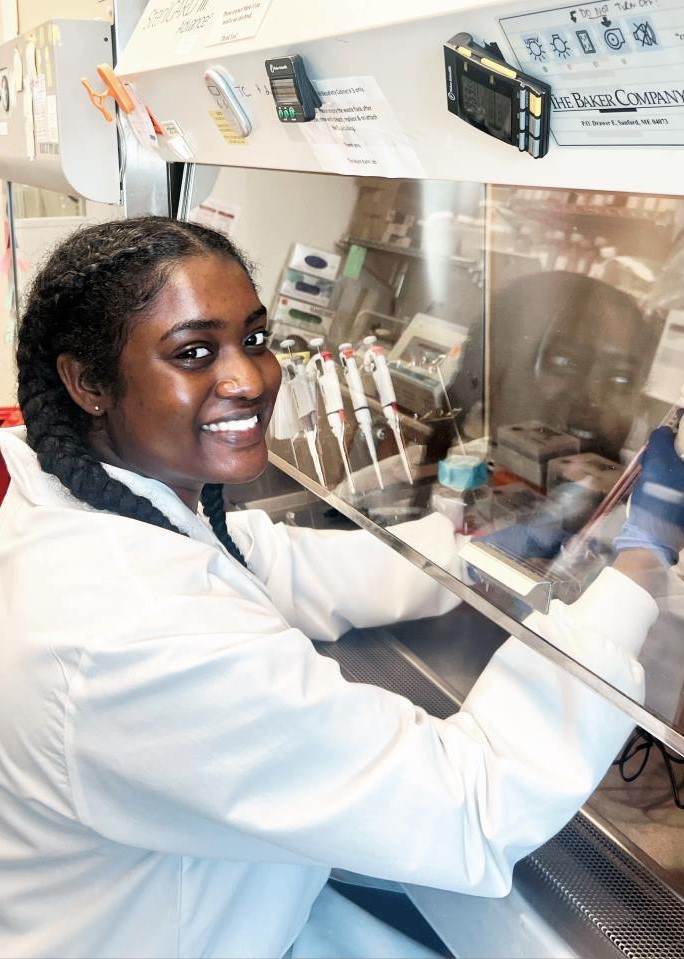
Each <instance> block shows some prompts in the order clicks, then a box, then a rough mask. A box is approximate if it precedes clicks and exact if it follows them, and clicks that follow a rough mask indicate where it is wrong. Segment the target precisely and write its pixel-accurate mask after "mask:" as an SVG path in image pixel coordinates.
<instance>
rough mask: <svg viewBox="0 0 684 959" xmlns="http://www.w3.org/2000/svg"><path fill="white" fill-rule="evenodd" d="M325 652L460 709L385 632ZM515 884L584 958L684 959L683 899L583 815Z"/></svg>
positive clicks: (447, 711)
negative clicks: (405, 655)
mask: <svg viewBox="0 0 684 959" xmlns="http://www.w3.org/2000/svg"><path fill="white" fill-rule="evenodd" d="M319 651H320V652H322V653H324V654H326V655H328V656H330V657H331V658H333V659H335V660H337V662H338V663H339V665H340V668H341V670H342V672H343V674H344V675H346V676H347V678H349V679H351V680H354V681H355V682H368V683H374V684H375V685H379V686H383V687H384V688H385V689H389V690H391V691H392V692H396V693H398V694H400V695H403V696H406V697H407V698H408V699H410V700H411V701H412V702H414V703H415V704H416V705H418V706H422V707H423V708H424V709H426V710H427V711H428V712H429V713H431V714H432V715H433V716H438V717H441V718H445V717H446V716H449V715H451V714H452V713H454V712H455V711H456V710H457V708H458V702H457V698H456V696H455V695H454V696H452V695H450V693H449V690H448V689H446V690H445V689H440V688H438V687H437V686H436V685H435V684H434V683H433V682H432V681H431V679H430V677H429V675H423V673H422V672H421V671H419V669H418V668H417V667H416V666H415V665H413V664H412V663H411V662H409V661H407V660H406V659H405V658H404V657H403V656H402V655H401V652H400V647H399V646H398V644H397V643H396V641H395V640H394V639H393V637H392V636H391V634H389V633H388V632H386V631H384V630H372V631H370V630H366V631H364V632H363V633H358V632H353V633H350V634H348V636H346V637H344V638H343V639H342V640H341V641H340V642H338V643H335V644H331V645H325V646H322V645H321V646H319ZM515 885H516V888H519V889H520V890H521V891H522V892H523V893H524V895H525V897H526V899H527V900H528V901H529V902H530V903H531V904H532V905H533V906H534V908H535V909H538V910H539V912H540V914H541V915H543V916H544V917H545V918H546V920H547V921H549V923H550V924H551V925H552V926H553V927H554V928H556V929H558V930H559V931H561V932H562V935H563V936H564V938H565V939H566V941H567V942H568V944H570V945H572V947H573V949H574V951H575V953H576V955H578V956H582V957H586V959H599V957H600V959H603V957H619V956H627V957H629V959H684V900H682V898H681V897H680V896H679V895H677V893H675V892H674V891H673V890H671V889H670V888H669V887H668V886H667V885H666V884H665V882H663V881H662V880H661V879H660V878H659V877H658V876H657V875H655V874H653V873H652V872H651V871H649V869H647V868H645V866H644V865H643V864H642V863H640V862H638V861H637V860H636V859H634V857H633V856H631V855H630V854H629V853H628V852H626V851H625V850H624V849H623V848H621V847H620V845H618V843H617V842H615V841H613V840H612V839H611V838H610V837H609V836H607V835H605V834H604V833H603V832H602V831H601V830H600V829H598V828H597V827H596V826H594V825H593V824H592V823H591V822H590V821H589V820H588V819H587V818H586V817H585V816H584V815H583V814H581V813H580V814H579V815H578V816H576V817H575V818H574V819H573V820H572V821H571V822H570V823H569V824H568V825H567V826H566V827H565V828H564V829H563V830H561V832H560V833H558V835H557V836H555V837H554V838H553V839H552V840H550V841H549V842H548V843H546V844H545V845H544V846H542V847H541V848H540V849H538V850H537V852H536V853H534V854H533V855H531V856H528V857H527V859H525V860H523V861H522V862H521V863H519V864H518V866H517V867H516V872H515ZM539 959H546V957H539Z"/></svg>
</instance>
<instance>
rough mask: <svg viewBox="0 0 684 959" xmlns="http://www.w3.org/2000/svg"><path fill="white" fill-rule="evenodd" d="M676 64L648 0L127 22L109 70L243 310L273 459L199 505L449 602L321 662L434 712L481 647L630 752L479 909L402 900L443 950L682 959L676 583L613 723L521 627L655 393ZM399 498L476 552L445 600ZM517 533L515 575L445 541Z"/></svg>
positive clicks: (681, 217)
mask: <svg viewBox="0 0 684 959" xmlns="http://www.w3.org/2000/svg"><path fill="white" fill-rule="evenodd" d="M683 55H684V4H681V3H679V2H676V0H648V2H647V0H643V2H639V3H636V2H627V0H611V2H607V3H599V4H586V5H582V4H566V5H562V4H560V3H559V4H556V5H549V4H548V3H546V2H545V3H542V2H541V0H523V2H515V3H483V2H477V3H476V2H474V0H473V2H469V3H468V2H464V3H461V4H459V3H457V2H456V0H451V2H447V0H424V2H423V3H422V4H420V5H415V4H412V3H409V2H404V0H402V2H397V0H393V2H390V0H376V2H375V3H372V4H369V3H365V2H364V3H362V2H360V0H350V2H346V3H344V4H343V3H327V4H325V5H321V4H319V3H317V2H314V0H298V2H297V3H296V4H294V3H291V2H289V0H270V2H269V0H255V2H253V3H249V4H245V3H242V2H240V3H237V2H236V3H231V2H229V0H196V2H194V0H188V2H185V3H180V2H178V3H172V2H170V0H150V3H149V4H148V5H147V7H146V9H145V11H144V13H143V15H142V17H141V19H140V21H139V23H138V26H137V28H136V29H135V31H134V33H133V36H132V38H131V40H130V42H129V43H128V45H127V46H126V48H125V49H124V50H123V52H122V53H121V54H120V58H119V62H118V65H117V69H116V72H117V75H118V78H119V81H121V87H122V89H123V91H124V93H125V94H127V95H128V96H130V97H131V98H133V100H134V108H135V110H136V111H138V113H137V120H136V121H135V122H137V123H138V124H139V123H140V122H141V121H140V118H141V113H140V112H139V111H140V110H142V111H144V114H145V115H146V117H147V118H148V120H149V126H148V129H149V130H151V131H152V133H150V134H149V143H148V144H147V149H149V151H150V152H151V153H154V154H156V155H157V156H161V157H162V158H163V159H164V160H166V161H167V162H169V163H175V164H178V163H182V164H184V181H183V183H184V188H183V191H182V196H181V213H182V215H183V216H189V217H190V218H192V219H195V220H197V221H199V222H204V223H209V224H212V225H214V226H216V227H217V228H219V229H223V230H225V231H226V232H228V233H230V235H231V236H233V237H234V238H235V240H236V242H238V243H239V244H240V245H241V246H243V247H244V249H245V250H246V251H247V253H248V255H249V256H250V257H252V258H253V259H254V260H255V261H256V262H257V273H256V277H257V282H258V284H259V288H260V292H261V295H262V298H263V299H264V302H265V303H267V305H268V306H269V308H270V315H271V326H272V348H273V349H274V350H275V352H276V353H277V354H278V355H279V358H280V361H281V365H282V368H283V388H282V390H281V394H280V399H279V403H278V407H277V409H276V412H275V415H274V419H273V424H272V428H271V433H272V435H271V441H270V442H271V459H272V464H273V469H272V471H271V472H270V473H268V474H267V475H266V476H265V477H264V479H263V480H262V481H261V485H260V487H258V491H257V492H256V493H255V492H254V487H250V490H242V489H239V488H231V489H228V490H227V492H226V495H227V499H228V501H229V502H230V503H232V504H233V505H234V507H235V508H239V507H240V506H242V505H244V504H245V503H246V502H251V503H254V502H255V501H258V502H260V503H266V504H267V506H268V508H270V509H271V511H272V513H273V514H274V515H277V516H280V517H281V518H283V519H284V520H285V521H286V522H291V523H301V524H311V523H313V524H315V525H320V526H326V525H327V526H330V525H338V524H339V525H345V524H346V525H349V526H350V527H352V526H354V525H360V526H363V527H365V528H366V529H369V530H371V531H372V532H373V533H374V534H375V535H377V536H378V537H380V538H381V539H382V540H384V541H385V542H386V543H388V544H389V546H391V547H393V548H394V549H397V550H399V551H401V552H402V553H403V554H404V555H405V557H406V558H407V560H408V561H410V562H413V563H416V564H418V565H419V566H420V567H421V568H423V569H424V570H425V571H426V574H428V575H431V576H434V577H436V578H437V579H438V580H439V581H440V582H441V583H443V584H444V586H445V588H447V589H451V590H453V591H454V592H455V593H457V594H458V595H459V596H461V597H462V598H463V599H464V600H465V601H466V604H465V605H462V606H461V607H460V608H459V609H458V610H457V611H456V612H455V613H454V614H452V615H450V616H449V617H446V618H444V619H442V620H439V621H434V622H431V623H422V624H419V625H418V624H408V625H404V626H402V627H397V628H388V629H386V630H379V631H375V632H374V633H373V634H372V635H370V636H368V635H365V636H361V635H351V636H348V637H347V638H346V639H345V640H343V641H342V642H341V643H340V644H337V647H336V648H335V649H333V650H328V651H327V652H328V654H329V655H333V656H336V657H337V658H338V659H339V660H340V663H341V665H342V668H343V669H344V670H345V671H346V672H347V674H348V675H350V676H351V677H352V678H354V679H360V680H370V681H374V682H379V683H381V684H385V685H388V686H390V687H391V688H394V689H397V690H398V691H400V692H404V693H405V694H407V695H408V696H409V697H411V698H412V699H413V700H414V701H416V702H418V703H421V704H423V705H425V706H426V707H427V708H428V709H429V710H430V711H432V712H434V713H436V714H438V715H440V714H441V715H446V714H448V713H450V712H452V711H453V710H454V709H455V708H456V707H457V705H458V703H459V702H460V701H461V700H462V698H463V696H464V695H465V694H466V693H467V691H468V689H469V687H470V685H472V682H473V681H474V679H475V677H476V676H477V674H478V673H479V672H480V671H481V669H482V668H483V666H484V664H485V663H486V661H487V659H488V658H489V656H490V655H491V654H492V652H493V651H494V650H495V649H496V648H497V646H498V645H499V644H500V643H501V642H502V640H503V638H504V637H505V636H506V635H508V634H510V633H512V634H514V635H516V636H518V637H519V638H520V639H522V640H523V641H524V642H525V643H527V644H528V645H529V646H531V647H532V648H533V649H535V650H537V652H538V653H539V655H543V656H546V657H547V658H550V659H551V660H553V661H554V662H556V663H558V664H560V665H561V666H562V667H563V668H565V669H567V670H569V671H570V672H572V673H573V674H575V675H577V676H579V677H580V678H581V679H582V680H583V681H584V682H585V683H587V684H588V685H589V686H591V687H592V688H593V689H594V690H596V691H598V692H599V693H600V694H601V695H603V696H606V697H608V698H610V699H611V700H612V701H613V702H615V703H616V704H617V705H618V706H619V707H620V708H621V709H623V710H624V711H626V712H627V713H628V714H629V715H630V716H631V717H632V718H633V719H634V721H635V723H637V724H638V727H639V729H640V730H641V732H639V733H637V734H636V735H635V737H634V739H633V741H632V742H631V743H630V744H628V745H627V748H626V749H625V751H624V752H623V753H622V755H621V756H620V757H619V763H618V765H616V766H615V767H614V768H613V769H612V770H611V772H610V773H609V774H608V776H607V777H606V779H605V781H604V783H603V785H602V786H601V788H600V789H599V790H598V791H597V793H596V794H595V795H594V796H593V797H591V799H590V801H589V803H588V804H587V806H586V808H585V810H583V812H582V813H581V814H580V815H579V816H578V817H576V819H575V820H573V822H572V823H571V824H570V825H569V826H568V827H567V828H566V829H565V830H564V831H563V832H562V833H561V834H560V835H559V836H558V837H556V838H555V839H554V840H553V841H552V842H550V843H549V844H547V846H546V847H544V848H543V849H542V850H540V851H539V852H538V853H536V854H535V855H534V856H531V857H529V859H527V860H525V861H524V862H523V863H522V864H521V865H520V867H519V868H518V870H517V872H516V879H515V885H514V890H513V892H512V893H511V895H510V896H509V897H508V898H507V899H505V900H500V901H499V900H497V901H488V900H480V899H477V898H472V897H461V896H456V895H453V894H447V893H440V892H436V891H434V890H426V889H412V890H409V893H410V895H411V897H412V898H413V900H414V902H415V903H416V904H417V905H418V907H419V908H420V909H421V911H422V912H423V914H424V915H425V916H426V918H427V919H428V921H429V922H430V923H431V924H432V925H433V927H434V928H435V929H436V931H437V932H438V933H439V935H440V936H441V937H442V939H443V940H444V942H445V943H446V944H447V946H448V947H449V948H450V949H451V950H452V951H453V953H454V954H455V955H463V956H490V957H491V956H501V957H507V956H511V955H516V956H527V957H541V956H544V957H547V956H548V957H551V956H553V957H555V956H589V955H591V956H616V955H620V954H622V955H627V956H633V957H644V959H656V957H666V956H667V957H674V956H680V955H683V954H684V922H683V920H684V902H683V901H682V895H681V894H682V889H683V888H684V851H683V850H684V842H683V841H682V839H683V838H684V828H683V827H684V811H683V810H682V808H681V807H682V805H684V802H682V799H681V798H680V793H679V784H680V783H681V780H682V771H683V769H684V767H683V766H682V758H681V757H682V756H684V710H683V709H682V704H683V702H684V699H683V687H684V643H682V637H683V636H684V586H683V584H682V575H681V572H682V567H681V565H680V567H678V568H676V569H675V570H674V571H672V572H671V573H669V574H668V575H666V576H664V577H663V585H662V589H661V595H660V597H659V605H660V617H659V620H658V623H657V624H656V626H655V627H654V628H653V630H652V632H651V634H650V636H649V638H648V640H647V642H646V645H645V646H644V649H643V652H642V654H641V663H642V665H643V668H644V671H645V676H646V695H645V700H644V702H643V703H636V702H633V701H631V700H629V699H627V698H626V697H625V696H624V695H623V694H622V693H621V692H620V691H619V690H617V689H614V688H613V687H611V686H610V685H609V684H608V683H607V682H606V680H605V679H604V678H603V677H601V676H599V675H594V674H592V673H591V672H589V671H588V670H587V669H586V668H585V667H584V666H582V664H580V663H578V662H575V661H573V660H571V659H569V658H568V657H567V656H566V655H565V654H564V653H563V652H562V651H561V650H560V649H556V648H554V647H553V646H552V645H550V644H549V643H547V642H546V641H545V640H544V639H543V638H541V636H539V635H538V634H537V633H536V632H534V631H533V630H531V629H530V628H529V625H527V617H528V616H529V614H530V612H531V611H532V610H540V611H542V612H543V611H544V610H546V609H547V608H548V604H549V603H550V602H552V601H553V600H554V599H560V600H561V601H563V602H572V601H573V600H574V599H575V598H576V597H578V596H579V595H581V593H582V592H583V590H584V589H586V587H587V585H588V584H589V583H590V582H591V581H592V579H593V578H595V576H596V575H597V574H598V572H599V571H600V570H601V569H602V568H603V567H604V566H605V565H608V564H610V562H611V561H612V559H613V551H612V539H613V536H614V535H615V533H616V531H617V529H619V527H620V526H621V524H622V521H623V518H624V513H625V500H626V497H627V495H628V493H629V489H630V483H631V482H632V480H633V477H634V472H635V466H634V464H635V457H636V456H637V454H638V452H639V450H640V449H641V447H642V446H643V444H644V442H645V440H646V438H647V436H648V434H649V432H650V430H651V429H652V428H653V427H655V426H656V425H658V424H659V423H661V422H671V414H672V409H673V407H674V408H676V407H677V405H678V404H679V405H682V400H681V394H682V383H683V382H684V278H683V275H684V270H683V267H684V240H683V239H682V229H683V227H684V186H683V184H684V180H682V174H681V170H682V161H683V159H684V88H683V86H682V70H681V64H682V62H683ZM113 92H114V95H115V96H116V95H117V91H116V90H114V91H113ZM118 95H119V97H120V96H121V95H122V94H121V90H119V91H118ZM129 115H130V114H125V113H122V119H123V121H124V123H125V122H127V121H126V117H127V116H129ZM138 132H140V129H138ZM431 510H440V511H442V512H444V513H446V514H447V515H448V516H450V518H451V519H452V521H453V523H454V528H455V529H456V530H457V531H459V532H460V533H462V534H465V536H470V535H471V534H475V536H474V538H473V539H472V540H471V544H470V546H468V547H466V553H465V554H464V566H463V575H462V576H461V577H460V578H459V577H455V576H454V575H453V574H452V573H450V572H448V571H446V570H444V569H442V568H440V567H439V566H438V565H437V564H435V562H434V561H433V560H432V558H431V557H430V555H429V554H428V555H420V554H418V553H417V552H416V551H415V550H414V549H413V548H412V547H411V546H410V545H409V544H408V543H407V542H404V541H403V540H402V538H401V536H400V534H399V533H398V532H397V531H396V529H395V524H396V523H397V522H399V521H402V520H406V519H411V518H416V517H420V516H422V515H424V514H425V513H427V512H429V511H431ZM521 526H522V527H524V528H525V529H526V530H528V531H529V530H530V529H532V530H534V534H533V537H534V539H535V541H538V542H537V543H536V548H537V552H538V553H539V555H536V554H535V549H534V548H531V546H530V536H531V535H532V534H529V532H528V533H527V534H526V535H527V539H526V540H525V541H524V542H522V541H521V540H520V538H519V537H516V535H513V534H511V535H510V536H509V538H508V540H506V537H505V536H504V537H503V540H502V538H501V537H499V542H505V543H507V546H506V547H505V548H504V549H501V548H499V547H489V546H488V545H487V544H486V543H485V545H482V543H480V544H479V545H478V543H477V540H478V534H485V533H488V532H498V533H501V532H502V531H506V530H513V532H514V533H515V530H516V529H517V528H519V527H521ZM540 543H541V544H542V545H540ZM473 544H475V545H473ZM544 544H546V545H544ZM541 553H544V556H542V555H541ZM417 828H418V827H417Z"/></svg>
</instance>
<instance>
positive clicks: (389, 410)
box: [363, 336, 413, 484]
mask: <svg viewBox="0 0 684 959" xmlns="http://www.w3.org/2000/svg"><path fill="white" fill-rule="evenodd" d="M363 343H364V346H366V347H367V349H366V353H365V357H364V365H365V367H366V369H367V370H370V372H371V373H372V375H373V382H374V383H375V388H376V390H377V391H378V398H379V400H380V405H381V406H382V412H383V413H384V416H385V419H386V420H387V422H388V424H389V427H390V429H391V430H392V433H393V434H394V439H395V442H396V444H397V449H398V450H399V456H400V457H401V462H402V465H403V467H404V472H405V473H406V476H407V478H408V481H409V483H411V484H412V483H413V477H412V476H411V469H410V467H409V462H408V458H407V456H406V450H405V448H404V439H403V437H402V435H401V423H400V422H399V410H398V409H397V397H396V394H395V392H394V385H393V383H392V377H391V375H390V371H389V367H388V365H387V359H386V358H385V352H384V350H383V348H382V347H381V346H380V345H379V344H378V342H377V337H376V336H367V337H366V338H365V339H364V341H363Z"/></svg>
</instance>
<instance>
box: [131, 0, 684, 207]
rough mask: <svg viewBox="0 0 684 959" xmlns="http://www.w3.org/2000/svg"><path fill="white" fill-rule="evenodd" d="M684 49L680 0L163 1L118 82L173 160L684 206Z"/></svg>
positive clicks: (135, 40)
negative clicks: (584, 0) (683, 202)
mask: <svg viewBox="0 0 684 959" xmlns="http://www.w3.org/2000/svg"><path fill="white" fill-rule="evenodd" d="M464 35H465V36H467V35H470V36H471V37H472V38H473V42H472V44H468V43H466V42H465V41H464V39H463V37H464ZM457 36H460V39H456V40H454V41H453V42H452V43H451V47H449V46H448V44H449V42H450V41H452V40H453V38H454V37H457ZM482 45H486V46H482ZM445 47H446V58H445ZM478 50H479V52H478ZM683 52H684V8H683V7H682V5H681V4H678V3H677V2H676V0H648V2H646V0H644V2H643V3H631V2H625V0H613V2H609V3H605V4H600V5H596V4H594V5H586V6H581V5H569V4H566V5H560V4H559V5H558V6H555V7H553V8H551V9H550V8H549V5H548V3H545V2H543V0H528V2H526V3H505V4H501V3H498V4H496V3H494V4H483V3H472V2H471V3H462V4H458V3H455V2H451V3H447V2H443V0H442V2H440V0H425V2H424V3H422V4H421V5H420V8H418V7H417V6H416V5H415V3H412V2H411V3H410V2H408V0H395V2H391V3H390V2H389V0H386V2H377V3H373V4H368V3H361V2H354V3H344V4H342V3H336V4H334V3H328V4H320V3H318V2H315V0H300V2H298V3H297V16H296V18H293V16H292V3H291V2H288V0H270V2H269V0H259V2H255V3H250V4H244V3H241V2H240V3H238V2H235V3H231V2H230V0H188V2H185V3H179V2H171V0H151V2H150V3H149V4H148V6H147V8H146V10H145V12H144V14H143V16H142V17H141V19H140V21H139V23H138V26H137V28H136V30H135V32H134V34H133V36H132V38H131V40H130V43H129V44H128V45H127V47H126V49H125V50H124V51H123V53H122V55H121V57H120V59H119V63H118V66H117V72H118V74H119V75H120V76H121V77H122V78H123V79H124V80H125V81H126V82H127V83H129V84H131V85H132V87H133V89H134V91H135V94H136V96H137V97H138V98H139V100H140V101H141V102H142V103H144V104H146V105H147V107H148V108H149V110H150V111H151V113H152V114H153V116H154V119H155V121H156V123H157V129H158V131H159V132H158V136H159V141H158V142H159V147H160V149H161V151H162V155H163V156H165V158H166V159H169V160H171V159H176V160H178V159H182V160H190V161H195V162H198V163H207V164H216V165H224V166H226V165H230V166H242V167H244V166H249V167H264V168H278V169H291V170H307V171H313V172H334V173H342V174H353V175H374V176H384V177H410V178H418V179H423V178H428V179H439V180H460V181H478V182H493V183H510V184H518V185H534V186H542V187H544V186H548V187H572V188H582V189H600V190H621V191H631V192H648V191H653V190H657V191H658V192H659V193H666V194H667V193H669V194H681V192H682V189H683V188H682V183H683V182H684V181H682V177H681V173H680V170H681V155H682V152H681V151H682V147H683V146H684V88H683V87H682V83H681V66H680V65H681V62H682V54H683ZM293 58H294V59H295V60H296V69H295V70H294V71H293V70H292V69H291V66H292V60H293ZM297 58H299V59H298V60H297ZM485 61H486V62H485ZM483 62H484V63H485V65H484V67H483ZM297 69H299V74H298V75H297ZM307 78H308V80H307ZM521 78H522V79H521ZM272 81H273V83H272ZM309 82H310V88H308V87H307V83H309ZM274 84H275V86H274ZM307 89H309V92H310V95H311V96H312V97H313V98H314V99H315V98H319V99H320V101H321V107H320V109H318V110H317V111H316V118H315V119H314V120H312V121H310V122H301V121H302V120H303V119H304V116H303V115H302V113H301V111H300V112H299V113H298V112H297V110H299V106H298V103H300V102H302V100H303V99H304V100H305V99H306V95H307V94H306V91H307ZM274 92H275V97H274ZM276 101H279V102H276ZM454 110H457V111H460V113H461V114H467V115H468V117H469V119H470V121H471V122H470V123H468V122H465V121H464V120H463V119H461V118H460V117H458V116H456V115H455V113H454ZM304 112H306V111H304ZM547 120H550V137H549V143H548V153H547V154H546V155H545V156H543V157H541V158H540V159H533V154H534V153H535V151H536V152H543V149H541V150H540V149H539V148H537V147H536V143H537V141H538V140H539V137H540V135H543V132H544V128H545V124H546V123H547ZM481 128H487V129H488V130H489V132H490V134H491V135H487V134H486V133H483V132H482V129H481ZM504 141H513V144H514V145H513V146H511V145H510V144H509V143H507V142H504ZM530 142H532V148H530V147H529V143H530ZM519 144H520V145H522V146H523V147H524V149H523V151H522V152H521V151H519V150H518V148H517V147H518V145H519ZM531 154H532V155H531Z"/></svg>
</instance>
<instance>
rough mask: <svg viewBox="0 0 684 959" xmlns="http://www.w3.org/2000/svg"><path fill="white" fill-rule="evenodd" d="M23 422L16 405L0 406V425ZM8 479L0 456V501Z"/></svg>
mask: <svg viewBox="0 0 684 959" xmlns="http://www.w3.org/2000/svg"><path fill="white" fill-rule="evenodd" d="M23 422H24V421H23V419H22V418H21V413H20V412H19V407H18V406H0V426H20V425H21V424H22V423H23ZM9 481H10V478H9V473H8V472H7V467H6V466H5V463H4V460H3V458H2V456H0V503H2V501H3V499H4V498H5V493H6V492H7V487H8V486H9Z"/></svg>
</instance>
